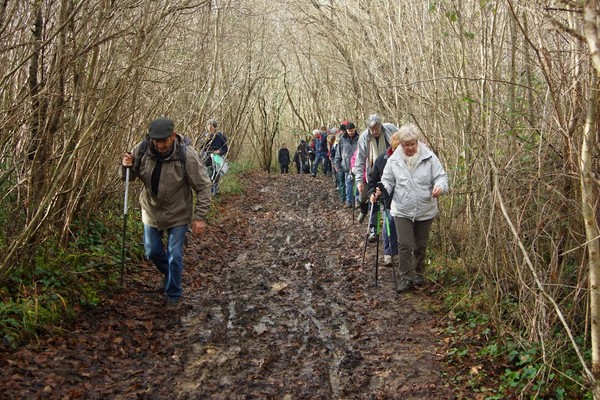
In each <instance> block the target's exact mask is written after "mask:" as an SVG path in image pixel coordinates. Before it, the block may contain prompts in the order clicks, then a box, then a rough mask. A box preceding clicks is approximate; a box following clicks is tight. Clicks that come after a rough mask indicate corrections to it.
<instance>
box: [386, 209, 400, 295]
mask: <svg viewBox="0 0 600 400" xmlns="http://www.w3.org/2000/svg"><path fill="white" fill-rule="evenodd" d="M388 218H389V214H388V211H387V209H386V208H385V205H383V221H384V224H385V229H386V232H387V236H388V243H391V239H390V234H391V228H390V221H389V220H388ZM392 276H393V277H394V290H396V291H398V282H397V280H396V267H395V266H394V256H393V255H392Z"/></svg>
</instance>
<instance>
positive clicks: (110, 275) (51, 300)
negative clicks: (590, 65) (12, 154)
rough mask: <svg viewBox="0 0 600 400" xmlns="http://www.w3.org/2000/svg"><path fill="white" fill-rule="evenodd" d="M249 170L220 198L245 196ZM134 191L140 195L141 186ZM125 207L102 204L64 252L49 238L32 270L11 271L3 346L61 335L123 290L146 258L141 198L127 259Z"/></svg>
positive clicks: (131, 216)
mask: <svg viewBox="0 0 600 400" xmlns="http://www.w3.org/2000/svg"><path fill="white" fill-rule="evenodd" d="M249 168H250V167H249V166H248V165H245V164H239V163H232V165H231V169H230V171H231V172H230V173H229V174H228V175H227V176H225V177H224V179H223V180H222V182H221V186H220V189H221V196H227V195H230V194H240V193H241V192H242V191H243V185H242V182H241V180H240V177H241V176H242V175H243V173H244V172H245V171H247V170H248V169H249ZM131 185H132V187H131V192H133V193H135V185H138V184H137V183H132V184H131ZM217 199H218V198H217ZM120 201H121V203H119V200H118V199H115V200H114V201H113V202H112V203H105V204H103V205H102V207H101V208H102V209H101V210H97V211H96V212H95V213H94V214H93V215H94V219H90V220H85V221H84V220H78V221H76V222H75V223H73V225H72V226H71V230H70V231H71V237H70V240H69V241H68V244H67V245H66V246H65V247H61V246H59V245H58V243H59V242H60V238H59V235H58V234H57V235H55V236H50V237H49V238H47V239H46V240H45V241H44V243H43V244H41V245H38V246H37V247H36V249H35V253H34V255H33V257H32V258H31V260H32V261H31V263H30V264H29V265H27V266H21V267H19V268H15V269H13V270H12V271H11V273H10V275H9V276H8V277H7V279H6V280H5V282H3V283H2V285H1V286H0V335H1V337H2V343H3V345H4V346H8V347H11V348H17V347H19V346H20V345H21V344H23V343H26V342H29V341H31V340H35V339H36V338H38V336H39V335H44V334H60V333H61V331H62V330H63V329H64V328H66V327H68V326H69V324H70V323H71V322H72V321H73V320H74V318H76V317H77V315H78V314H79V313H80V312H81V311H82V310H83V309H86V308H90V307H95V306H96V305H98V304H99V303H100V302H101V301H102V298H103V297H104V296H106V295H107V294H108V293H110V292H111V291H113V290H119V288H120V283H121V279H122V274H123V273H124V269H125V268H124V265H125V264H127V268H128V269H129V268H130V266H129V264H131V265H134V264H137V263H135V262H132V261H139V260H142V259H143V257H144V249H143V245H142V243H141V240H140V238H141V234H142V231H143V226H142V223H141V213H140V210H139V207H137V204H138V203H137V196H130V205H129V208H128V218H127V228H126V240H125V256H124V259H122V249H123V214H122V213H119V211H121V212H122V210H123V204H122V199H121V200H120ZM216 201H218V200H216ZM213 209H214V207H212V208H211V212H209V215H208V219H209V222H210V219H211V218H212V210H213ZM2 245H5V244H4V243H3V244H2Z"/></svg>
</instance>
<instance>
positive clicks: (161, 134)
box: [148, 118, 174, 140]
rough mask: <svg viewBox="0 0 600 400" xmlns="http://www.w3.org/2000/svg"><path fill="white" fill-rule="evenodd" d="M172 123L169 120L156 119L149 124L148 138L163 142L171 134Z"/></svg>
mask: <svg viewBox="0 0 600 400" xmlns="http://www.w3.org/2000/svg"><path fill="white" fill-rule="evenodd" d="M173 130H174V125H173V121H172V120H170V119H169V118H158V119H155V120H154V121H152V122H150V127H149V128H148V136H149V137H150V139H156V140H163V139H166V138H168V137H169V136H171V135H172V134H173Z"/></svg>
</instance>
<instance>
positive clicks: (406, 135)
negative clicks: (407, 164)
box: [398, 123, 421, 143]
mask: <svg viewBox="0 0 600 400" xmlns="http://www.w3.org/2000/svg"><path fill="white" fill-rule="evenodd" d="M420 137H421V131H420V130H419V127H418V126H416V125H415V124H410V123H409V124H404V125H402V126H401V127H400V129H398V138H399V139H400V143H406V142H411V141H413V140H419V138H420Z"/></svg>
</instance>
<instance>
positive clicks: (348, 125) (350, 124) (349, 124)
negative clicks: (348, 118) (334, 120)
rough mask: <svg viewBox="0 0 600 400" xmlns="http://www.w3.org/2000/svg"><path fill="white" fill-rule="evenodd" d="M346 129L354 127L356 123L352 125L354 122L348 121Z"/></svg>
mask: <svg viewBox="0 0 600 400" xmlns="http://www.w3.org/2000/svg"><path fill="white" fill-rule="evenodd" d="M346 129H356V125H354V122H348V123H347V124H346Z"/></svg>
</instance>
